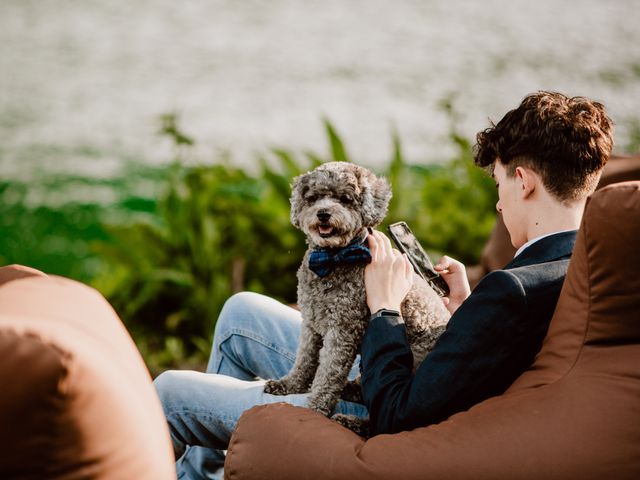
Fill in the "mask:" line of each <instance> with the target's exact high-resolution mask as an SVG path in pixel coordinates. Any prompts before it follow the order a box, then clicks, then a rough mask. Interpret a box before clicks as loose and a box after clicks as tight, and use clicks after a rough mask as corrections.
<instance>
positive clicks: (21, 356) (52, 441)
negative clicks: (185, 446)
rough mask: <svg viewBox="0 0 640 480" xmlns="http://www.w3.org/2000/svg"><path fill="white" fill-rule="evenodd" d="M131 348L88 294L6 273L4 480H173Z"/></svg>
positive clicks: (0, 303)
mask: <svg viewBox="0 0 640 480" xmlns="http://www.w3.org/2000/svg"><path fill="white" fill-rule="evenodd" d="M175 478H176V476H175V468H174V463H173V451H172V449H171V440H170V439H169V432H168V429H167V426H166V422H165V419H164V415H163V413H162V408H161V406H160V402H159V400H158V398H157V396H156V393H155V390H154V388H153V385H152V383H151V378H150V376H149V373H148V372H147V370H146V367H145V366H144V363H143V361H142V358H141V357H140V354H139V353H138V351H137V349H136V347H135V345H134V344H133V341H132V340H131V338H130V337H129V335H128V333H127V331H126V330H125V328H124V326H123V325H122V323H121V322H120V319H119V318H118V317H117V316H116V314H115V312H114V311H113V310H112V309H111V307H110V306H109V304H108V303H107V302H106V301H105V300H104V299H103V298H102V297H101V296H100V295H99V294H98V293H97V292H96V291H95V290H92V289H90V288H89V287H87V286H85V285H82V284H80V283H77V282H74V281H72V280H67V279H64V278H60V277H48V276H46V275H44V274H42V273H41V272H38V271H36V270H32V269H28V268H26V267H18V266H12V267H4V268H0V479H12V480H17V479H34V480H35V479H37V480H52V479H104V480H106V479H109V480H129V479H131V480H134V479H136V480H143V479H148V480H164V479H167V480H168V479H175Z"/></svg>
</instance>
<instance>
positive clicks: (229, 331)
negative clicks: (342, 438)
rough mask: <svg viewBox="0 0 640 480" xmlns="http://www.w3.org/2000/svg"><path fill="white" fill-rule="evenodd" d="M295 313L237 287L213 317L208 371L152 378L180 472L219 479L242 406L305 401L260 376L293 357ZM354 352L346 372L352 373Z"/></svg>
mask: <svg viewBox="0 0 640 480" xmlns="http://www.w3.org/2000/svg"><path fill="white" fill-rule="evenodd" d="M300 323H301V318H300V312H298V311H297V310H295V309H293V308H290V307H288V306H286V305H283V304H282V303H280V302H278V301H276V300H273V299H272V298H269V297H266V296H263V295H259V294H256V293H249V292H245V293H239V294H236V295H234V296H232V297H231V298H230V299H229V300H228V301H227V302H226V303H225V305H224V307H223V309H222V311H221V313H220V317H219V318H218V321H217V323H216V330H215V334H214V341H213V347H212V351H211V357H210V359H209V364H208V366H207V373H200V372H192V371H167V372H164V373H162V374H161V375H159V376H158V377H157V378H156V380H155V381H154V384H155V387H156V390H157V391H158V394H159V396H160V400H161V402H162V407H163V409H164V413H165V416H166V417H167V422H168V423H169V431H170V433H171V440H172V442H173V450H174V453H175V455H176V459H178V461H177V463H176V468H177V471H178V478H180V479H203V478H204V479H216V478H222V466H223V464H224V452H223V450H225V449H226V447H227V445H228V444H229V439H230V438H231V434H232V432H233V430H234V428H235V426H236V423H237V421H238V419H239V418H240V415H242V413H243V412H244V411H245V410H247V409H249V408H251V407H253V406H255V405H263V404H268V403H276V402H287V403H290V404H292V405H297V406H305V405H306V399H307V396H308V394H295V395H286V396H276V395H269V394H266V393H264V392H263V387H264V381H263V380H261V379H269V378H280V377H282V376H283V375H285V374H286V373H288V372H289V370H290V369H291V367H292V366H293V362H294V360H295V355H296V348H297V345H298V336H299V334H300ZM358 362H359V359H356V362H355V364H354V367H353V369H352V370H351V374H350V378H352V379H353V378H355V376H356V375H357V373H358ZM335 411H336V412H337V413H344V414H350V415H356V416H359V417H366V416H367V415H368V414H367V410H366V408H365V407H364V406H363V405H360V404H356V403H350V402H344V401H340V402H339V403H338V405H337V406H336V409H335Z"/></svg>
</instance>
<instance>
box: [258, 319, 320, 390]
mask: <svg viewBox="0 0 640 480" xmlns="http://www.w3.org/2000/svg"><path fill="white" fill-rule="evenodd" d="M320 348H322V337H321V336H320V335H319V334H318V333H316V332H315V331H313V329H311V327H310V325H309V322H302V330H301V331H300V343H299V345H298V351H297V353H296V360H295V362H294V364H293V368H292V369H291V371H290V372H289V373H287V374H286V375H285V376H284V377H282V378H280V379H279V380H269V381H267V383H266V384H265V386H264V391H265V393H270V394H272V395H289V394H291V393H306V392H308V391H309V387H310V385H311V381H312V380H313V376H314V375H315V373H316V369H317V368H318V355H319V352H320Z"/></svg>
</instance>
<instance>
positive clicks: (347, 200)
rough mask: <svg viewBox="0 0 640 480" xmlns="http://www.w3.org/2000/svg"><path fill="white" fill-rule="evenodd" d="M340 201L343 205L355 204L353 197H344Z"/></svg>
mask: <svg viewBox="0 0 640 480" xmlns="http://www.w3.org/2000/svg"><path fill="white" fill-rule="evenodd" d="M340 201H341V202H342V203H352V202H353V198H352V197H351V195H342V196H341V197H340Z"/></svg>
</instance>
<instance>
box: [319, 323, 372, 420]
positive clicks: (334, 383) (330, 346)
mask: <svg viewBox="0 0 640 480" xmlns="http://www.w3.org/2000/svg"><path fill="white" fill-rule="evenodd" d="M359 341H360V336H359V335H357V334H356V333H345V332H344V331H341V332H338V331H337V330H329V331H327V333H326V335H325V337H324V346H323V347H322V350H320V363H319V365H318V370H317V372H316V377H315V379H314V380H313V383H312V385H311V395H310V396H309V400H308V402H307V404H308V406H309V408H311V409H313V410H316V411H318V412H320V413H322V414H324V415H326V416H329V415H330V414H331V412H333V409H334V407H335V406H336V403H338V400H339V398H340V394H341V393H342V390H343V389H344V387H345V385H346V383H347V377H348V375H349V371H350V370H351V367H352V365H353V361H354V360H355V358H356V354H357V345H358V344H359Z"/></svg>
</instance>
